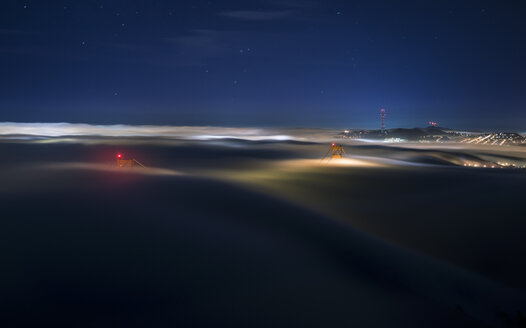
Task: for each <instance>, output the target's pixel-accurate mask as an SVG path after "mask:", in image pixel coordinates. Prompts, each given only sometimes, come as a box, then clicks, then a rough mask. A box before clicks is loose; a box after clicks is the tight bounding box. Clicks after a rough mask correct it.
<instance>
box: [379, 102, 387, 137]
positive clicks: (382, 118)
mask: <svg viewBox="0 0 526 328" xmlns="http://www.w3.org/2000/svg"><path fill="white" fill-rule="evenodd" d="M385 115H386V114H385V109H383V108H382V109H380V130H381V131H382V133H385Z"/></svg>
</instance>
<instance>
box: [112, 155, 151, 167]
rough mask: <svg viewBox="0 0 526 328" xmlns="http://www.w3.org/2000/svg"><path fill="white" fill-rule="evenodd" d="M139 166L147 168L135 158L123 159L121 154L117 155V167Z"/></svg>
mask: <svg viewBox="0 0 526 328" xmlns="http://www.w3.org/2000/svg"><path fill="white" fill-rule="evenodd" d="M137 165H139V166H141V167H144V168H145V166H144V165H142V164H141V163H140V162H139V161H138V160H136V159H135V158H131V159H123V158H122V155H121V154H117V166H118V167H134V166H137Z"/></svg>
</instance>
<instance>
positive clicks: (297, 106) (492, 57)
mask: <svg viewBox="0 0 526 328" xmlns="http://www.w3.org/2000/svg"><path fill="white" fill-rule="evenodd" d="M525 14H526V10H525V6H524V5H522V6H521V2H520V1H516V2H512V1H480V0H478V1H321V0H319V1H316V0H312V1H296V0H274V1H160V0H159V1H155V0H150V1H146V0H144V1H132V0H115V1H109V0H106V1H104V0H89V1H88V0H86V1H80V0H75V1H73V0H71V1H66V0H63V1H54V0H40V1H35V0H33V1H32V0H27V1H20V0H2V1H1V2H0V72H1V74H0V86H1V87H0V121H18V122H57V121H67V122H86V123H103V124H106V123H129V124H171V125H228V126H240V125H250V126H273V125H279V126H321V127H355V128H362V127H363V128H367V127H378V125H379V118H378V112H379V110H380V108H382V107H385V108H386V109H387V112H388V119H387V126H388V127H394V126H424V125H425V124H426V122H427V121H429V120H434V121H438V122H439V123H441V124H442V125H443V126H450V127H455V128H462V127H465V128H485V129H488V128H493V129H516V130H521V131H523V130H526V129H524V127H525V125H526V124H525V123H526V111H525V110H524V109H525V107H526V100H525V99H526V98H525V90H526V82H525V79H524V77H525V73H526V63H525V62H524V60H525V58H526V36H525V35H526V19H525V18H524V17H526V15H525Z"/></svg>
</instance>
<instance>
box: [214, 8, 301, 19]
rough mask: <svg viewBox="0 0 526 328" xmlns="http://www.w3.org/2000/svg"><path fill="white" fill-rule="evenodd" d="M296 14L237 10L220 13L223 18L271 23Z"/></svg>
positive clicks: (285, 11) (280, 11)
mask: <svg viewBox="0 0 526 328" xmlns="http://www.w3.org/2000/svg"><path fill="white" fill-rule="evenodd" d="M293 14H294V11H291V10H279V11H257V10H235V11H225V12H222V13H220V15H221V16H224V17H228V18H233V19H238V20H244V21H271V20H277V19H283V18H287V17H290V16H291V15H293Z"/></svg>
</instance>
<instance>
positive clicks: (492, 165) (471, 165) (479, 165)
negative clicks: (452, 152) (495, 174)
mask: <svg viewBox="0 0 526 328" xmlns="http://www.w3.org/2000/svg"><path fill="white" fill-rule="evenodd" d="M464 166H468V167H483V168H491V169H494V168H497V167H498V166H496V165H494V164H491V165H488V164H480V163H464ZM500 168H502V166H500Z"/></svg>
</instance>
